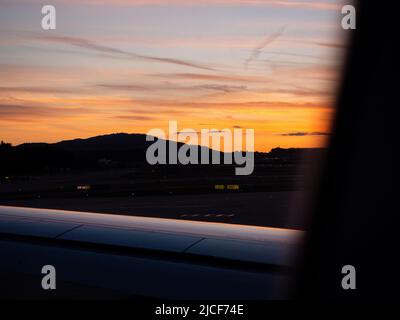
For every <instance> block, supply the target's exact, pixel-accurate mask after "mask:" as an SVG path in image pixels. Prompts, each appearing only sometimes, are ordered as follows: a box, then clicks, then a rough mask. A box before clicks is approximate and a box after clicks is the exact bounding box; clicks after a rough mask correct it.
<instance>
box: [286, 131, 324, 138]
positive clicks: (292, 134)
mask: <svg viewBox="0 0 400 320" xmlns="http://www.w3.org/2000/svg"><path fill="white" fill-rule="evenodd" d="M329 135H330V134H329V133H328V132H317V131H316V132H289V133H282V134H280V136H283V137H305V136H329Z"/></svg>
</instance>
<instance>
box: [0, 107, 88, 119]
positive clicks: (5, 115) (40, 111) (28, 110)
mask: <svg viewBox="0 0 400 320" xmlns="http://www.w3.org/2000/svg"><path fill="white" fill-rule="evenodd" d="M90 112H93V111H92V110H88V109H85V108H56V107H46V106H31V105H29V106H28V105H21V104H4V103H0V120H8V121H32V120H35V119H43V118H49V117H58V116H61V115H62V116H74V115H78V114H86V113H90Z"/></svg>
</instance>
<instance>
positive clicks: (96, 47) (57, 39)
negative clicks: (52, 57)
mask: <svg viewBox="0 0 400 320" xmlns="http://www.w3.org/2000/svg"><path fill="white" fill-rule="evenodd" d="M20 35H22V36H25V37H29V38H33V39H36V40H41V41H46V42H54V43H62V44H68V45H71V46H74V47H79V48H83V49H86V50H90V51H95V52H98V53H105V54H111V55H114V56H116V57H123V58H131V59H138V60H145V61H150V62H160V63H168V64H173V65H180V66H186V67H191V68H196V69H202V70H215V69H214V68H212V67H210V66H207V65H204V64H200V63H195V62H191V61H187V60H182V59H174V58H167V57H157V56H150V55H142V54H137V53H134V52H129V51H125V50H122V49H119V48H115V47H111V46H106V45H102V44H99V43H96V42H94V41H91V40H88V39H85V38H79V37H70V36H64V35H44V34H39V33H33V32H24V33H20Z"/></svg>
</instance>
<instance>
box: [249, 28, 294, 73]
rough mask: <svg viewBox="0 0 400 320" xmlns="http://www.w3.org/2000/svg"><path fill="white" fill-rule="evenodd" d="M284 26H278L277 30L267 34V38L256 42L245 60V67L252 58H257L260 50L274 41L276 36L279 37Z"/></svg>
mask: <svg viewBox="0 0 400 320" xmlns="http://www.w3.org/2000/svg"><path fill="white" fill-rule="evenodd" d="M285 28H286V26H283V27H282V28H280V29H279V30H278V31H277V32H275V33H273V34H271V35H269V36H268V37H267V38H265V39H264V40H263V41H262V42H261V43H260V44H258V45H257V46H256V47H255V48H254V49H253V51H252V52H251V55H250V57H249V58H248V59H247V60H246V62H245V66H246V68H247V67H248V66H249V63H250V62H252V61H253V60H255V59H257V58H258V56H259V55H260V53H261V51H262V50H263V49H264V48H265V47H266V46H267V45H269V44H271V43H272V42H274V41H275V40H276V39H277V38H278V37H280V36H281V35H282V33H283V31H284V30H285Z"/></svg>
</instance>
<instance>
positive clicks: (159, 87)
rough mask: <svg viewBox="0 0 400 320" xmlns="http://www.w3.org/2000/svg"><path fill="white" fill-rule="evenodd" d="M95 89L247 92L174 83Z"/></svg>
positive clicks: (215, 85) (228, 86) (102, 84)
mask: <svg viewBox="0 0 400 320" xmlns="http://www.w3.org/2000/svg"><path fill="white" fill-rule="evenodd" d="M95 87H101V88H106V89H112V90H121V91H145V92H152V91H177V92H182V91H199V90H207V91H218V92H224V93H231V92H237V91H244V90H247V87H246V86H232V85H221V84H204V85H195V86H178V85H175V84H172V83H162V84H155V85H153V84H152V85H148V84H147V85H139V84H113V83H101V84H96V85H95Z"/></svg>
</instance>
